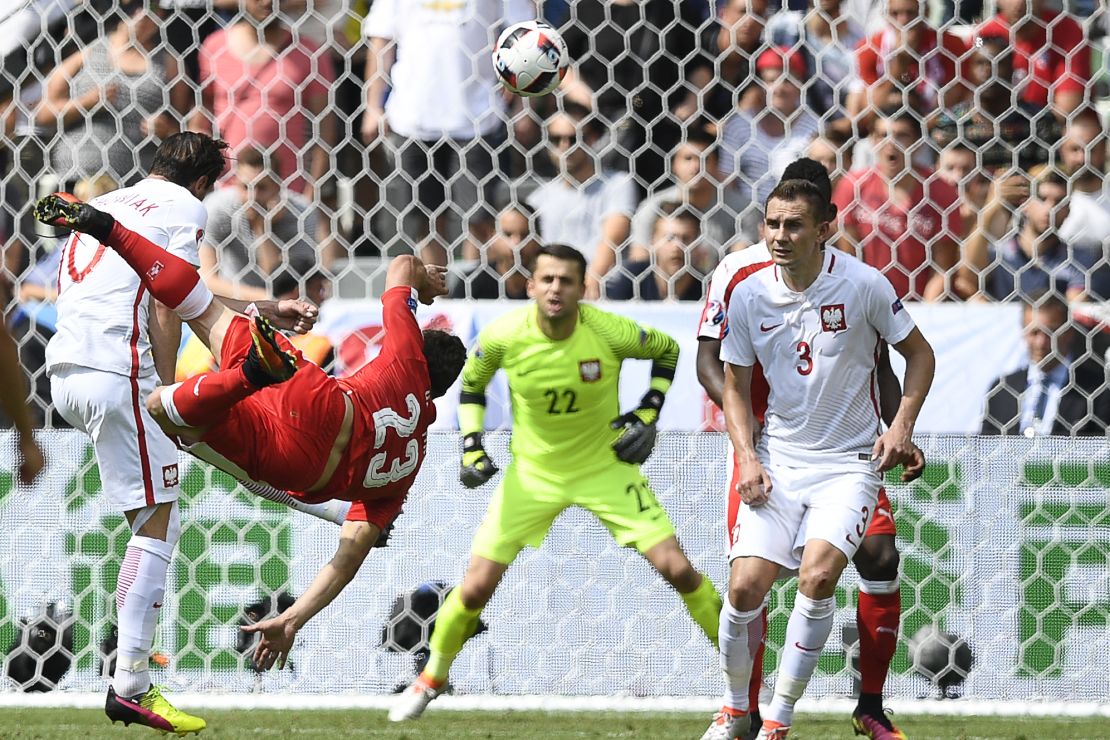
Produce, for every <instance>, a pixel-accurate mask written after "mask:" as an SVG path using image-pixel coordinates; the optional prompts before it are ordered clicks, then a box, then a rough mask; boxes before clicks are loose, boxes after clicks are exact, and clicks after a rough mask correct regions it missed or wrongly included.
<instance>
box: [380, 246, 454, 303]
mask: <svg viewBox="0 0 1110 740" xmlns="http://www.w3.org/2000/svg"><path fill="white" fill-rule="evenodd" d="M446 276H447V270H445V269H444V268H442V267H440V266H439V265H425V264H424V263H423V261H421V260H420V259H419V258H417V257H413V256H412V255H402V256H400V257H394V258H393V261H391V262H390V263H389V270H388V271H387V272H386V274H385V289H386V290H389V289H390V288H396V287H398V286H401V285H406V286H408V287H410V288H415V289H416V294H417V296H418V297H419V298H420V302H421V303H423V304H425V305H428V304H430V303H431V302H432V301H433V300H434V299H435V298H436V297H437V296H441V295H447V277H446Z"/></svg>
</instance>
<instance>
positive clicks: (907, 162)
mask: <svg viewBox="0 0 1110 740" xmlns="http://www.w3.org/2000/svg"><path fill="white" fill-rule="evenodd" d="M922 134H923V131H922V124H921V121H920V120H919V119H918V118H917V117H916V116H915V115H914V114H913V113H910V112H908V111H906V110H904V109H900V110H897V111H892V110H890V109H884V110H883V111H881V112H880V117H879V118H878V119H876V121H875V124H874V127H873V129H872V132H871V138H872V142H873V144H874V146H875V151H876V152H877V154H878V161H877V163H876V164H875V166H874V167H869V168H866V169H859V170H855V171H853V172H850V173H848V175H847V176H845V177H844V178H843V179H842V180H841V181H840V182H839V183H837V185H836V189H835V191H834V192H833V202H834V203H835V204H836V206H837V208H838V209H839V210H840V217H841V222H840V234H839V236H838V237H837V241H836V246H837V247H839V248H840V249H842V250H844V251H846V252H848V253H850V254H856V255H857V256H861V258H862V259H863V261H864V262H866V263H867V264H869V265H871V266H872V267H874V268H876V269H877V270H879V271H880V272H882V273H883V274H884V275H886V277H887V279H888V280H890V282H891V284H892V285H893V286H894V290H895V292H896V293H898V295H899V297H902V298H911V299H924V300H930V301H936V300H942V299H944V298H945V297H946V296H948V295H950V293H949V292H948V280H949V273H950V271H952V270H953V269H954V268H955V267H956V264H957V261H958V258H959V247H958V246H957V240H958V239H960V238H962V236H963V230H962V229H963V223H962V220H961V217H960V209H959V207H958V206H957V203H956V200H957V195H956V189H955V188H954V187H952V186H951V185H949V184H948V183H946V182H944V180H942V179H940V178H938V177H936V176H935V173H934V172H933V171H932V170H930V169H928V168H925V167H918V166H914V165H913V163H912V159H911V157H912V150H913V148H914V147H915V146H917V145H919V144H920V143H921V140H922Z"/></svg>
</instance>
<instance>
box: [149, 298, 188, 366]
mask: <svg viewBox="0 0 1110 740" xmlns="http://www.w3.org/2000/svg"><path fill="white" fill-rule="evenodd" d="M180 346H181V319H180V317H178V315H177V314H176V313H174V311H173V309H172V308H169V307H168V306H165V305H164V304H162V303H159V302H158V301H155V302H154V310H153V311H151V312H150V348H151V351H152V352H153V353H154V370H155V372H157V373H158V379H159V380H160V381H161V382H162V385H171V384H173V382H174V381H175V380H176V379H177V350H178V348H179V347H180Z"/></svg>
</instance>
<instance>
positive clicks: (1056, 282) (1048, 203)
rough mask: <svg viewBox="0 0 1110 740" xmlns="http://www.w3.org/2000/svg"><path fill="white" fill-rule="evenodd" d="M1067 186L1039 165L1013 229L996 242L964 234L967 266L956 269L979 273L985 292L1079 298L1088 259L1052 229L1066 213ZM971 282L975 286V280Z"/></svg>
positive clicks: (1005, 296) (1018, 296) (1018, 297)
mask: <svg viewBox="0 0 1110 740" xmlns="http://www.w3.org/2000/svg"><path fill="white" fill-rule="evenodd" d="M1067 189H1068V185H1067V181H1066V180H1064V178H1063V177H1061V176H1060V175H1059V174H1058V173H1057V172H1056V171H1055V170H1053V169H1051V168H1047V167H1044V168H1039V169H1038V170H1036V171H1035V172H1034V175H1033V180H1032V183H1031V185H1030V188H1029V197H1028V198H1027V199H1026V201H1025V203H1024V204H1022V205H1021V206H1020V209H1019V211H1018V214H1017V215H1018V224H1019V227H1018V230H1017V231H1016V232H1014V233H1011V234H1009V235H1007V236H1006V237H1004V238H1003V239H1001V240H999V241H997V242H994V241H990V240H989V239H987V238H986V237H985V236H983V235H981V234H975V235H973V237H972V238H971V239H968V242H967V245H966V253H965V262H966V263H967V267H966V268H961V272H967V273H968V274H969V275H971V276H982V277H983V290H984V292H985V294H986V297H988V298H991V299H994V300H998V301H1007V300H1023V299H1025V298H1026V297H1027V296H1029V295H1032V294H1034V293H1038V292H1043V291H1046V290H1047V291H1053V292H1058V293H1060V294H1062V295H1066V296H1067V297H1068V299H1069V300H1082V299H1083V298H1084V296H1085V295H1086V287H1087V271H1088V269H1089V268H1090V266H1091V265H1090V259H1089V258H1088V259H1085V258H1084V255H1083V254H1082V253H1074V254H1073V253H1072V251H1071V250H1069V249H1068V246H1067V245H1066V244H1065V243H1064V242H1063V241H1061V240H1060V237H1059V235H1058V232H1057V226H1058V225H1059V224H1061V223H1063V221H1065V220H1066V219H1067V217H1068V203H1067V192H1068V190H1067ZM984 218H990V214H989V213H987V214H985V216H984ZM972 287H973V289H974V290H979V287H980V286H979V284H978V280H977V279H976V280H975V283H974V284H973V285H972Z"/></svg>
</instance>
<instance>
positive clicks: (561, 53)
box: [493, 20, 570, 97]
mask: <svg viewBox="0 0 1110 740" xmlns="http://www.w3.org/2000/svg"><path fill="white" fill-rule="evenodd" d="M569 65H570V57H569V56H568V54H567V43H566V41H564V40H563V37H562V36H561V35H560V34H559V32H558V31H557V30H555V27H554V26H552V25H550V24H548V23H546V22H544V21H541V20H535V21H524V22H523V23H516V24H514V25H512V26H509V27H508V28H506V29H505V30H504V31H503V32H502V33H501V37H500V38H498V39H497V45H496V46H495V47H494V49H493V68H494V70H496V71H497V76H498V77H499V78H500V79H501V84H502V85H504V86H505V87H506V88H507V89H509V90H510V91H512V92H514V93H516V94H517V95H524V96H527V97H535V96H538V95H546V94H547V93H549V92H551V91H552V90H554V89H555V88H556V87H558V86H559V82H560V81H561V80H562V79H563V77H564V76H565V75H566V73H567V67H568V66H569Z"/></svg>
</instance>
